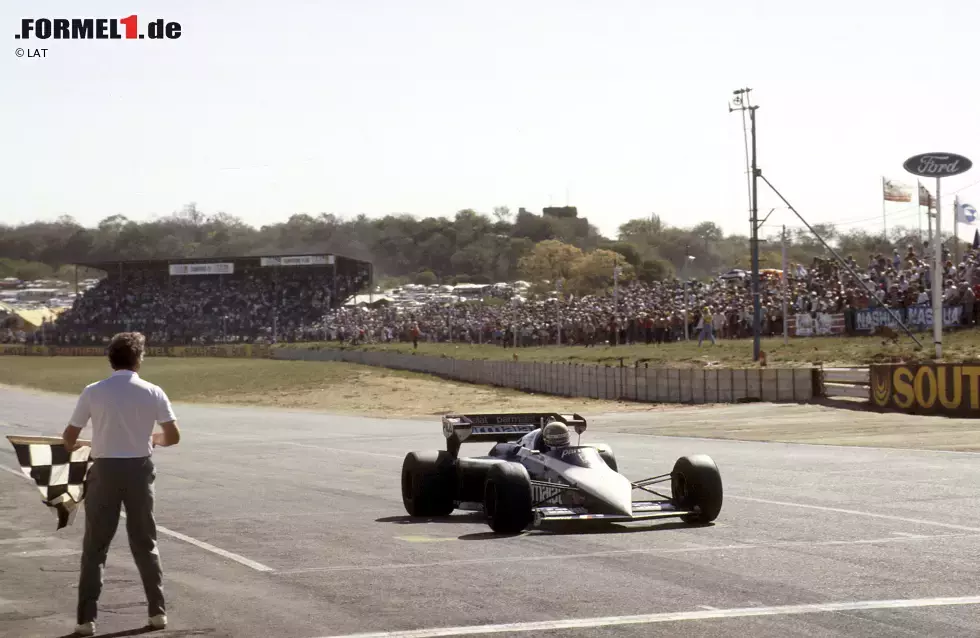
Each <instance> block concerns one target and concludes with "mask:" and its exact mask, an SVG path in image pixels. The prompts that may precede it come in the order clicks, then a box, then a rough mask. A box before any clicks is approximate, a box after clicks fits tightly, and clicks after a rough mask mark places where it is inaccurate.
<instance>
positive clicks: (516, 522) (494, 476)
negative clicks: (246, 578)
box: [483, 463, 534, 534]
mask: <svg viewBox="0 0 980 638" xmlns="http://www.w3.org/2000/svg"><path fill="white" fill-rule="evenodd" d="M483 508H484V513H485V514H486V517H487V524H489V525H490V529H492V530H493V531H494V532H496V533H497V534H519V533H521V532H522V531H523V530H524V529H525V528H526V527H527V526H528V525H530V524H531V521H532V520H533V518H534V513H533V503H532V500H531V477H530V476H529V475H528V473H527V469H525V467H524V466H523V465H521V464H520V463H498V464H497V465H494V466H493V467H491V468H490V471H489V472H487V481H486V485H485V486H484V493H483Z"/></svg>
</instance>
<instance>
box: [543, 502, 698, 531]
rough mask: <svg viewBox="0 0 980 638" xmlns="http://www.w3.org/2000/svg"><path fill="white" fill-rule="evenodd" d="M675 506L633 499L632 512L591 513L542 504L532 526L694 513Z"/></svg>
mask: <svg viewBox="0 0 980 638" xmlns="http://www.w3.org/2000/svg"><path fill="white" fill-rule="evenodd" d="M696 513H697V512H693V511H690V510H682V509H678V508H676V507H675V506H674V505H673V504H672V503H670V502H669V501H633V514H632V516H627V515H625V514H592V513H590V512H589V511H588V510H587V509H586V508H584V507H566V506H542V507H536V508H534V522H533V523H532V526H533V527H539V526H540V525H542V524H544V523H550V522H553V521H606V522H619V523H626V522H630V521H645V520H651V519H655V518H676V517H678V516H687V515H690V514H696Z"/></svg>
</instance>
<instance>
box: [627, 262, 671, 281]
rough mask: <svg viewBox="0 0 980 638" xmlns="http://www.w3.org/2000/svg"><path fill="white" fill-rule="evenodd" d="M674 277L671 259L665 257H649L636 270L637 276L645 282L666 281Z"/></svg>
mask: <svg viewBox="0 0 980 638" xmlns="http://www.w3.org/2000/svg"><path fill="white" fill-rule="evenodd" d="M673 277H674V267H673V266H672V265H671V264H670V262H669V261H664V260H663V259H648V260H646V261H644V262H643V263H641V264H640V267H639V268H638V269H637V271H636V278H637V279H639V280H640V281H642V282H644V283H648V284H649V283H653V282H654V281H664V280H665V279H672V278H673Z"/></svg>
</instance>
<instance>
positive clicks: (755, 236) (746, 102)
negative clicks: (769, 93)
mask: <svg viewBox="0 0 980 638" xmlns="http://www.w3.org/2000/svg"><path fill="white" fill-rule="evenodd" d="M751 92H752V89H750V88H744V89H738V90H736V91H733V94H734V95H735V98H734V99H733V100H732V102H733V103H734V105H735V106H734V107H733V106H732V105H731V104H729V105H728V112H729V113H731V112H733V111H743V112H744V111H748V112H749V121H750V123H751V129H752V130H751V136H752V167H751V172H752V212H751V216H750V220H749V221H750V224H751V226H752V238H751V251H752V336H753V339H752V360H753V361H758V360H759V352H760V350H761V336H762V300H761V299H760V297H759V167H758V162H757V153H756V135H755V112H756V109H758V108H759V107H758V106H753V105H752V103H751V99H750V97H749V93H751ZM743 96H744V98H743Z"/></svg>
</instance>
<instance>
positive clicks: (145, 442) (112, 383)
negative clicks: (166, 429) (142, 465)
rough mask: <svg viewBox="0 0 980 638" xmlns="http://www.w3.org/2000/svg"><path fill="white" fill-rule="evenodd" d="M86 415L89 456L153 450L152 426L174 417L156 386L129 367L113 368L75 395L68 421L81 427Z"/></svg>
mask: <svg viewBox="0 0 980 638" xmlns="http://www.w3.org/2000/svg"><path fill="white" fill-rule="evenodd" d="M89 419H91V420H92V453H91V455H90V456H91V457H92V458H134V457H137V458H138V457H143V456H149V455H151V454H153V444H152V442H151V440H150V437H151V436H152V435H153V426H154V425H155V424H156V423H166V422H167V421H175V420H176V419H177V417H176V416H175V415H174V411H173V407H172V406H171V405H170V399H169V398H168V397H167V394H166V393H165V392H164V391H163V390H162V389H161V388H160V387H158V386H155V385H153V384H152V383H149V382H148V381H144V380H143V379H141V378H140V376H139V375H138V374H136V373H135V372H133V371H132V370H117V371H116V372H114V373H113V374H112V376H111V377H109V378H107V379H103V380H102V381H98V382H96V383H93V384H91V385H89V386H86V388H85V389H84V390H83V391H82V394H81V396H80V397H78V403H77V404H76V406H75V412H74V413H73V414H72V415H71V421H70V422H69V423H70V424H71V425H73V426H75V427H76V428H84V427H85V426H86V424H87V423H88V421H89Z"/></svg>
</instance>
